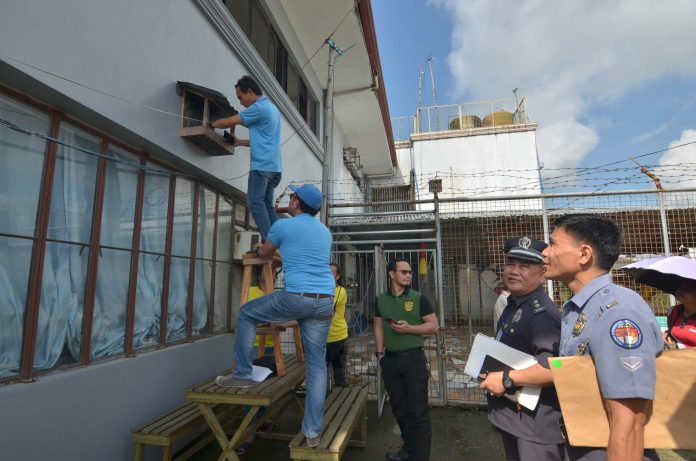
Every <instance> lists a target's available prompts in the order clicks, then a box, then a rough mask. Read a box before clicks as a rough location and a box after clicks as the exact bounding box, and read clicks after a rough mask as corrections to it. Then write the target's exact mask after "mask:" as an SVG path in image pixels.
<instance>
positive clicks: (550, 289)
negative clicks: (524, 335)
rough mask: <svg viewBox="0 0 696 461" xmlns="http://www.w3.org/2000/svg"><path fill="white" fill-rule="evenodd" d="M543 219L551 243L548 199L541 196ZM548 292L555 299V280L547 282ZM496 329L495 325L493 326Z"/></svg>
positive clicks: (545, 237)
mask: <svg viewBox="0 0 696 461" xmlns="http://www.w3.org/2000/svg"><path fill="white" fill-rule="evenodd" d="M541 217H542V220H543V222H544V241H545V242H547V243H548V242H549V241H550V239H551V228H550V226H549V213H548V210H547V209H546V198H545V197H544V196H543V195H542V196H541ZM546 291H548V293H549V297H550V298H551V299H553V280H547V281H546ZM493 328H495V325H493Z"/></svg>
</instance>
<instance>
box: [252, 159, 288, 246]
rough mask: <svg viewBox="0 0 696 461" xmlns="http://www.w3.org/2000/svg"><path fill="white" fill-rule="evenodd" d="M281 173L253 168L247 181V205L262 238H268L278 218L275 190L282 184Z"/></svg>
mask: <svg viewBox="0 0 696 461" xmlns="http://www.w3.org/2000/svg"><path fill="white" fill-rule="evenodd" d="M280 178H281V174H280V173H272V172H270V171H257V170H251V171H250V172H249V182H248V183H247V206H248V207H249V211H250V212H251V216H253V218H254V221H256V226H257V227H258V228H259V233H260V234H261V240H266V236H267V235H268V230H269V229H270V228H271V226H272V225H273V223H274V222H276V221H277V220H278V215H277V214H276V211H275V206H273V191H274V190H275V188H276V187H278V184H280Z"/></svg>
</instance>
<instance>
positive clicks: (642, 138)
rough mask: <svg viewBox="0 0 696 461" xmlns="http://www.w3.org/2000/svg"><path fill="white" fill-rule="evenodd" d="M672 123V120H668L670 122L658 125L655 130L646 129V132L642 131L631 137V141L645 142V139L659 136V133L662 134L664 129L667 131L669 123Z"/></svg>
mask: <svg viewBox="0 0 696 461" xmlns="http://www.w3.org/2000/svg"><path fill="white" fill-rule="evenodd" d="M671 123H672V121H671V120H670V121H668V122H665V123H663V124H662V125H660V126H658V127H657V128H655V129H653V130H650V131H646V132H644V133H641V134H639V135H638V136H635V137H633V138H631V142H633V143H635V142H643V141H647V140H648V139H650V138H654V137H655V136H657V135H658V134H660V133H662V132H663V131H665V130H666V129H667V128H668V127H669V125H670V124H671Z"/></svg>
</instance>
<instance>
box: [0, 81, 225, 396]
mask: <svg viewBox="0 0 696 461" xmlns="http://www.w3.org/2000/svg"><path fill="white" fill-rule="evenodd" d="M0 94H2V95H3V96H4V97H7V98H8V99H11V100H15V101H17V102H19V103H22V104H24V105H27V106H29V107H31V108H33V109H35V110H38V111H41V112H43V113H44V114H45V115H46V116H47V117H48V120H49V123H48V126H49V129H48V132H47V135H48V136H49V137H51V138H54V139H59V133H60V128H61V126H62V125H63V124H70V125H72V126H73V127H75V128H77V129H79V130H83V131H84V132H86V133H87V134H89V135H91V136H95V137H96V138H98V140H99V142H100V149H99V152H98V153H100V154H102V155H108V153H109V149H110V148H112V147H117V148H118V149H120V150H122V151H125V152H127V153H129V154H131V155H132V156H134V158H136V159H138V162H139V164H140V169H139V171H138V172H137V186H136V191H135V200H136V203H135V209H134V210H133V213H134V216H133V223H134V225H133V227H134V228H133V233H132V244H131V247H130V248H129V249H128V248H116V247H114V245H112V244H106V243H102V242H101V231H102V229H101V224H102V220H103V206H104V194H105V185H106V173H107V165H108V164H107V162H111V161H113V160H110V159H108V158H105V157H99V158H98V161H97V166H96V181H95V187H94V191H93V193H94V197H93V200H94V203H93V210H92V216H91V228H90V229H89V236H90V237H89V242H86V243H80V245H82V246H83V247H84V248H85V249H86V250H88V251H89V254H88V256H87V259H88V265H87V269H86V273H87V275H86V280H85V285H84V293H85V296H84V300H83V302H84V310H83V314H82V316H83V320H82V322H83V323H82V331H81V346H80V347H81V349H80V351H79V358H78V357H75V361H73V362H70V363H64V364H60V363H57V364H56V365H54V366H52V367H50V368H44V369H34V359H35V346H36V343H37V338H38V335H39V334H40V333H41V332H40V331H39V327H38V318H39V307H40V302H41V295H42V289H41V283H42V278H43V270H44V260H45V256H46V246H47V244H56V243H57V244H62V243H71V244H75V242H64V241H62V240H61V239H56V238H50V237H49V235H48V224H49V214H50V207H51V194H52V188H53V182H54V178H55V169H56V159H57V151H58V146H59V144H58V143H57V142H55V141H50V140H47V141H46V147H45V151H44V154H43V155H44V160H43V171H42V180H41V182H40V186H39V191H38V196H39V199H38V205H37V210H36V226H35V232H34V235H33V236H31V237H28V236H15V235H8V237H21V238H23V239H25V240H27V241H31V243H32V250H31V262H30V268H29V273H28V289H27V297H26V303H25V306H24V309H25V311H24V319H25V321H24V327H23V331H22V333H23V337H22V341H21V351H20V354H21V355H20V361H19V370H18V373H16V374H13V375H10V376H8V377H6V378H2V379H0V385H3V384H7V383H13V382H18V381H19V382H30V381H32V380H33V379H34V378H35V377H37V376H41V375H45V374H47V373H52V372H55V371H57V370H66V369H72V368H76V367H82V366H88V365H90V364H92V363H98V362H102V361H105V360H112V359H116V358H122V357H131V356H134V355H138V354H141V353H146V352H148V351H149V350H152V349H153V348H161V347H169V346H173V345H176V344H180V343H182V342H191V341H194V340H197V339H200V338H207V337H212V336H218V335H220V334H226V333H229V332H230V325H231V318H230V317H231V315H229V314H228V317H227V325H226V328H225V329H224V331H218V332H215V331H214V328H213V325H212V324H211V323H210V322H211V321H212V317H213V308H214V296H215V293H214V287H215V276H214V271H215V266H216V265H215V264H214V265H213V268H212V270H213V275H212V276H211V280H210V281H209V285H210V286H209V287H206V289H210V293H211V295H210V299H209V302H208V303H207V305H206V312H205V317H206V319H207V323H206V327H205V329H204V331H205V333H202V334H200V335H193V332H192V323H193V295H194V292H193V290H194V286H195V276H196V273H195V272H196V270H195V264H196V261H197V260H198V259H201V258H200V256H199V255H196V248H197V238H198V219H197V217H196V216H197V213H199V204H200V192H199V191H202V190H206V191H209V192H210V193H213V194H215V210H214V213H215V216H214V221H215V229H214V235H213V239H214V240H213V245H216V243H217V240H218V235H217V232H218V226H217V222H218V215H219V213H220V207H219V204H220V203H221V200H225V201H226V202H227V203H229V204H231V205H232V208H231V212H232V213H233V215H232V216H234V213H235V208H236V206H237V205H238V204H237V201H236V200H234V199H233V198H232V197H230V196H227V195H226V194H223V193H222V192H220V191H219V190H217V189H216V188H215V187H214V186H213V185H212V184H209V183H205V182H203V181H202V180H201V179H200V178H191V181H192V182H193V184H194V187H193V188H194V190H195V193H194V196H195V200H193V203H192V207H193V210H192V212H193V218H192V223H191V225H192V229H191V231H192V237H191V254H190V256H189V260H190V261H189V285H188V287H187V293H188V299H187V305H186V335H185V337H184V338H183V339H181V340H179V341H176V342H166V317H167V313H168V312H167V308H168V305H167V302H168V299H167V298H168V296H165V295H164V294H166V293H168V291H167V290H168V284H169V279H168V276H169V270H170V268H171V267H170V264H171V257H172V248H171V238H172V226H173V211H174V210H173V204H174V200H173V198H174V197H173V194H174V193H175V188H174V183H175V179H176V177H177V176H181V175H182V174H183V172H182V171H180V170H178V169H175V168H172V167H171V166H170V165H167V164H165V163H164V162H161V161H158V160H156V159H153V158H151V157H150V156H149V154H148V152H146V151H143V150H139V149H136V148H134V147H132V146H130V145H128V144H127V143H124V142H122V141H120V140H118V139H116V138H114V137H112V136H110V135H109V134H107V133H104V132H102V131H100V130H96V129H94V128H92V127H90V126H89V125H87V124H86V123H84V122H82V121H81V120H79V119H76V118H74V117H72V116H70V115H66V114H64V113H62V112H59V111H57V110H55V109H53V108H52V107H50V106H48V105H46V104H44V103H42V102H40V101H37V100H35V99H33V98H31V97H29V96H27V95H25V94H23V93H20V92H18V91H15V90H13V89H12V88H9V87H7V86H5V85H2V84H0ZM148 164H154V165H156V166H157V167H161V168H164V169H166V170H168V171H170V172H171V176H170V177H169V184H170V187H169V192H168V194H169V203H168V211H167V229H166V237H165V238H166V240H167V242H166V243H165V250H164V251H165V253H164V256H165V260H166V263H165V268H164V269H165V275H164V279H163V281H162V282H163V286H162V293H163V296H162V303H161V306H160V333H161V337H160V338H159V341H158V344H157V345H155V346H153V347H147V348H138V349H135V348H134V346H133V335H134V331H133V330H134V315H135V304H136V293H137V281H138V280H137V277H138V267H139V260H140V254H141V253H148V254H153V253H151V252H149V251H145V252H143V251H141V248H140V246H141V233H142V224H143V209H144V199H145V180H146V176H147V173H146V171H145V169H144V167H145V166H146V165H148ZM186 176H187V177H189V178H190V175H186ZM203 213H205V211H203ZM229 233H230V235H229V236H227V237H224V238H229V240H230V241H229V245H228V247H229V252H228V254H227V255H217V254H216V253H215V251H216V250H215V249H214V250H213V251H214V253H213V255H212V256H213V259H212V261H214V262H222V263H225V264H227V265H229V266H230V267H232V266H233V264H234V261H233V254H234V226H231V227H230V230H229ZM3 235H4V234H3ZM167 243H168V244H169V246H167ZM102 248H103V249H118V250H121V251H127V252H129V253H130V266H129V267H130V274H129V275H128V291H127V295H126V298H127V305H126V306H124V308H125V313H126V321H125V332H124V341H125V344H124V348H123V352H121V353H118V354H113V355H107V356H104V357H100V358H97V359H91V358H90V352H91V336H92V325H93V316H94V303H95V295H96V287H97V277H98V274H99V270H98V269H99V259H100V258H99V254H100V250H101V249H102ZM206 261H207V259H206ZM231 290H232V286H231V284H230V285H229V287H228V290H227V291H228V297H227V302H226V305H225V308H226V309H227V311H228V313H231V311H232V296H231V294H232V291H231ZM162 325H164V329H162ZM202 331H203V330H202Z"/></svg>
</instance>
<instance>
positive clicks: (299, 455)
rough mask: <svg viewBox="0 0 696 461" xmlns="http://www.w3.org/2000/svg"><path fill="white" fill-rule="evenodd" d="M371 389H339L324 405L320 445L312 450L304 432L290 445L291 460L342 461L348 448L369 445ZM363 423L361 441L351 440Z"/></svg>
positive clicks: (359, 437) (332, 392)
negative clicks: (368, 423) (368, 427)
mask: <svg viewBox="0 0 696 461" xmlns="http://www.w3.org/2000/svg"><path fill="white" fill-rule="evenodd" d="M366 404H367V388H360V387H357V386H354V387H343V388H335V389H334V390H333V391H331V394H329V397H328V398H327V399H326V403H325V404H324V424H323V428H322V433H321V440H320V442H319V446H317V447H315V448H310V447H308V446H307V439H306V438H305V436H304V434H303V433H302V432H300V433H299V434H297V435H296V436H295V438H294V439H293V440H292V441H291V442H290V459H294V460H318V461H339V460H340V459H341V456H343V453H344V452H345V451H346V447H347V446H348V445H350V446H355V447H365V445H366V444H367V425H366V424H367V423H366V417H367V415H366V412H365V407H366ZM358 422H360V433H359V434H358V440H349V438H350V436H351V434H353V431H354V429H355V426H356V424H357V423H358Z"/></svg>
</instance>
